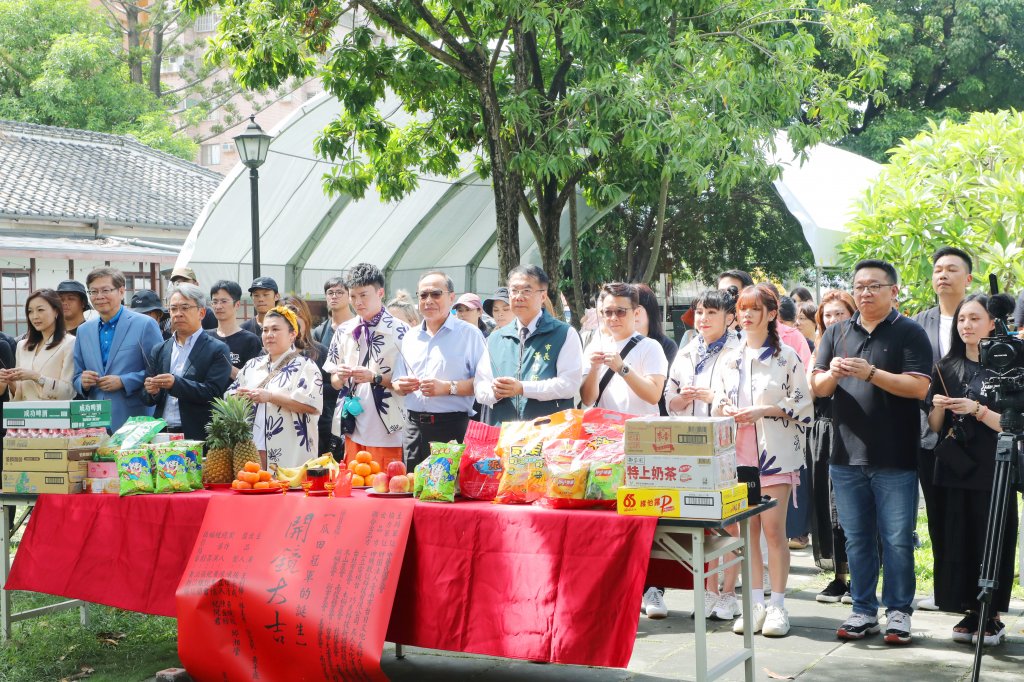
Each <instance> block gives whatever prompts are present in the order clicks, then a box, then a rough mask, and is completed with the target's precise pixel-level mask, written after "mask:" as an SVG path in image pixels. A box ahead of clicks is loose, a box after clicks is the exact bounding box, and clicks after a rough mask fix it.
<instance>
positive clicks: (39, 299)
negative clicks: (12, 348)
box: [0, 289, 75, 401]
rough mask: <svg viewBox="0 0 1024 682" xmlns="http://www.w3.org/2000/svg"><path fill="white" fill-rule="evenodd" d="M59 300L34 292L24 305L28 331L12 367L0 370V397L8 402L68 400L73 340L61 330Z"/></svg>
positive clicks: (71, 389)
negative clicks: (5, 398)
mask: <svg viewBox="0 0 1024 682" xmlns="http://www.w3.org/2000/svg"><path fill="white" fill-rule="evenodd" d="M62 311H63V308H62V307H61V301H60V297H59V296H58V295H57V292H56V291H54V290H53V289H37V290H35V291H33V292H32V293H31V294H30V295H29V297H28V300H27V301H26V302H25V315H26V317H28V321H29V325H30V326H29V330H28V334H26V335H25V338H24V339H22V340H21V341H19V342H18V349H17V352H16V353H15V358H14V367H7V368H0V395H3V394H4V393H5V392H9V399H10V400H14V401H20V400H70V399H72V398H74V397H75V388H74V386H73V385H72V383H71V378H72V375H73V374H74V370H75V361H74V350H75V337H74V336H72V335H71V334H68V333H67V332H66V331H65V327H64V315H63V312H62Z"/></svg>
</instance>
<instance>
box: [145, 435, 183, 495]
mask: <svg viewBox="0 0 1024 682" xmlns="http://www.w3.org/2000/svg"><path fill="white" fill-rule="evenodd" d="M180 442H181V441H175V442H173V443H165V444H161V445H158V446H156V447H155V448H153V464H154V472H153V474H154V475H153V478H154V480H155V482H156V492H158V493H187V492H189V491H190V490H192V483H191V481H190V480H189V473H188V464H187V463H186V459H187V457H188V455H187V454H186V453H187V452H188V448H187V447H182V446H181V445H178V443H180Z"/></svg>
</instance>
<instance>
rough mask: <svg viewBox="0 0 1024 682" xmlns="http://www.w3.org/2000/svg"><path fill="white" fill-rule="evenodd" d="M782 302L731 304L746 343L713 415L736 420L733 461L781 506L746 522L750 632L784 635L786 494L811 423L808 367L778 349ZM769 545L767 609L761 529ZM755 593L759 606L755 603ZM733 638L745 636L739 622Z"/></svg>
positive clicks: (757, 291) (750, 291)
mask: <svg viewBox="0 0 1024 682" xmlns="http://www.w3.org/2000/svg"><path fill="white" fill-rule="evenodd" d="M778 310H779V299H778V298H777V297H776V296H775V293H774V292H773V291H772V290H771V289H770V288H769V287H766V286H764V285H757V286H754V287H747V288H746V289H744V290H743V291H742V292H741V293H740V295H739V298H738V299H737V301H736V316H737V319H738V320H739V323H740V326H741V327H742V329H743V344H742V345H741V346H740V347H738V348H734V349H732V350H731V351H729V354H728V355H727V356H725V357H723V358H722V362H723V364H724V368H723V371H722V372H721V373H720V374H719V375H718V376H717V377H715V380H716V384H717V386H716V388H715V396H714V399H715V405H714V408H713V410H712V412H713V414H716V415H726V416H729V417H733V418H734V419H735V420H736V425H737V432H736V462H737V464H740V465H744V466H757V467H758V468H759V470H760V478H761V492H762V493H763V494H765V495H767V496H769V497H771V498H773V499H775V500H778V504H777V505H776V506H775V507H774V508H772V509H769V510H767V511H765V512H764V513H763V514H760V515H759V516H757V517H755V518H753V519H751V524H750V533H751V538H752V539H751V547H750V555H751V562H752V564H753V565H752V566H751V572H752V574H753V577H752V580H751V582H752V585H751V588H752V589H751V592H752V594H753V597H754V602H755V603H754V608H753V613H751V614H744V618H748V617H749V618H751V620H752V621H753V623H752V624H753V630H754V632H755V633H756V632H758V631H761V630H762V626H763V632H764V634H765V635H768V636H773V637H783V636H785V635H786V634H787V633H788V632H789V614H788V613H787V612H786V608H785V601H784V599H785V593H786V581H787V580H788V579H789V541H788V538H787V537H786V510H787V507H788V505H789V496H790V494H791V493H792V491H793V489H794V487H795V486H796V485H798V484H799V483H800V467H802V466H803V462H804V441H805V439H806V431H807V428H808V427H809V426H810V424H811V422H812V420H813V418H814V408H813V404H812V401H811V391H810V388H809V387H808V384H807V369H806V368H805V367H804V366H803V363H802V362H801V360H800V358H799V357H798V356H797V354H796V352H795V351H793V349H791V348H789V347H788V346H783V345H782V344H781V342H780V340H779V334H778V330H777V329H776V318H777V316H778ZM762 529H763V530H764V535H765V540H766V541H767V542H768V576H769V577H770V578H771V584H772V597H771V602H770V603H769V604H768V605H767V606H766V605H765V604H764V593H763V592H762V590H761V588H762V586H761V585H758V583H760V582H763V580H762V578H763V573H762V569H761V566H762V557H761V547H760V543H759V542H758V541H757V539H756V538H758V536H759V534H760V531H761V530H762ZM758 595H760V600H759V599H758ZM733 631H734V632H742V631H743V619H742V618H741V619H740V620H738V621H737V622H736V624H735V625H734V627H733Z"/></svg>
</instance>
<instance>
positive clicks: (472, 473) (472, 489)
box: [416, 421, 503, 500]
mask: <svg viewBox="0 0 1024 682" xmlns="http://www.w3.org/2000/svg"><path fill="white" fill-rule="evenodd" d="M500 433H501V429H500V428H498V427H497V426H488V425H487V424H482V423H480V422H476V421H471V422H469V427H468V428H467V429H466V437H465V438H464V439H463V442H464V443H465V445H466V449H465V451H464V452H463V453H462V461H461V463H460V464H459V489H460V490H461V492H462V495H463V497H468V498H470V499H474V500H493V499H494V496H495V495H497V494H498V484H499V483H500V482H501V472H502V471H503V469H502V466H501V455H499V454H497V453H496V452H495V447H496V446H497V445H498V434H500ZM416 484H417V485H419V478H417V479H416Z"/></svg>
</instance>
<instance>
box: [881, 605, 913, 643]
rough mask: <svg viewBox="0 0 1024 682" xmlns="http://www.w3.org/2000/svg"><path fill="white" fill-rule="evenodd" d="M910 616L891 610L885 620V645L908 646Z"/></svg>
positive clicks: (910, 636)
mask: <svg viewBox="0 0 1024 682" xmlns="http://www.w3.org/2000/svg"><path fill="white" fill-rule="evenodd" d="M911 638H912V635H911V631H910V614H909V613H904V612H903V611H897V610H896V609H893V610H891V611H889V612H888V613H887V614H886V618H885V643H886V644H910V640H911Z"/></svg>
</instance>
